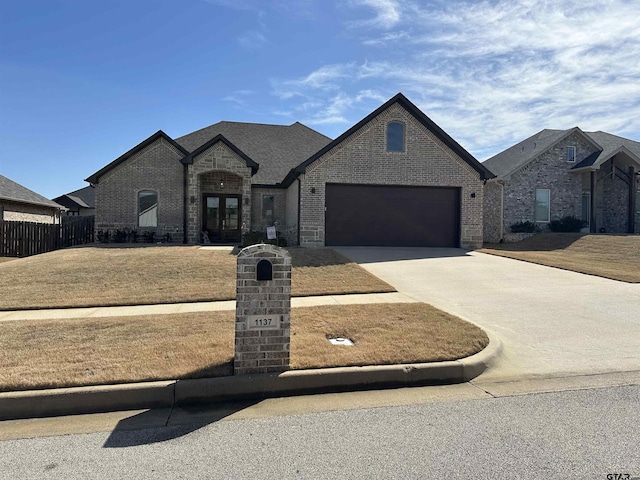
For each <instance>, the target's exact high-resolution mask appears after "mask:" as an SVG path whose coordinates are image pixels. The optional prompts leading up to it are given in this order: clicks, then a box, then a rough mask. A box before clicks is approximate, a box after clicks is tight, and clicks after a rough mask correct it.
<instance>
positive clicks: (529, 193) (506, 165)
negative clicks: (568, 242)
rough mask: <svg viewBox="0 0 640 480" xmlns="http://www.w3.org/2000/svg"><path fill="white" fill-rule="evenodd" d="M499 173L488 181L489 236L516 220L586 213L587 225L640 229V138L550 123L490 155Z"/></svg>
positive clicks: (545, 221) (496, 237) (544, 220)
mask: <svg viewBox="0 0 640 480" xmlns="http://www.w3.org/2000/svg"><path fill="white" fill-rule="evenodd" d="M483 165H484V166H486V167H487V168H489V169H490V170H491V171H492V172H493V173H495V174H496V175H497V178H495V179H492V180H491V181H489V182H488V183H487V184H486V186H485V205H484V240H485V241H486V242H497V241H500V240H501V239H503V238H504V236H505V233H508V232H510V227H511V225H513V224H514V223H518V222H522V221H531V222H535V223H536V224H537V225H538V226H539V227H541V228H542V229H543V230H546V229H547V227H548V225H549V222H550V221H551V220H555V219H560V218H562V217H565V216H573V217H577V218H579V219H582V220H583V221H584V222H585V224H586V227H585V229H584V231H587V232H592V233H596V232H607V233H637V232H640V226H639V225H640V204H639V203H640V201H638V190H639V189H640V180H639V177H638V171H639V170H640V142H636V141H633V140H629V139H626V138H622V137H618V136H616V135H611V134H609V133H605V132H583V131H582V130H580V128H578V127H575V128H572V129H569V130H542V131H541V132H539V133H536V134H535V135H533V136H532V137H529V138H527V139H526V140H524V141H522V142H520V143H518V144H517V145H514V146H513V147H511V148H508V149H507V150H505V151H503V152H501V153H499V154H497V155H495V156H494V157H492V158H490V159H488V160H487V161H486V162H484V163H483Z"/></svg>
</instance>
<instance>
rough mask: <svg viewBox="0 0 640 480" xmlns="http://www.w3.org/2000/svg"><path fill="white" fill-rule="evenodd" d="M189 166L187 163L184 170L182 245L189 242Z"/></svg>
mask: <svg viewBox="0 0 640 480" xmlns="http://www.w3.org/2000/svg"><path fill="white" fill-rule="evenodd" d="M188 169H189V166H188V165H187V164H186V163H185V164H184V165H183V169H182V172H183V174H182V243H184V244H186V243H187V242H188V237H187V223H188V222H187V215H188V206H187V205H188V204H187V202H188V201H189V199H188V198H187V190H188V189H187V187H188V185H187V170H188Z"/></svg>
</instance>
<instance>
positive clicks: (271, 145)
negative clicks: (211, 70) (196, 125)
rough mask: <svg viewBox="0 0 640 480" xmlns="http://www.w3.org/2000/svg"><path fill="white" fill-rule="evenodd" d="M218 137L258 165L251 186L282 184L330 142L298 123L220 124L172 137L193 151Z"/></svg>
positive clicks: (327, 138) (224, 122) (186, 148)
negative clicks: (221, 137)
mask: <svg viewBox="0 0 640 480" xmlns="http://www.w3.org/2000/svg"><path fill="white" fill-rule="evenodd" d="M219 134H221V135H223V136H224V137H225V138H226V139H227V140H229V141H230V142H231V143H233V144H234V145H235V146H236V147H238V148H239V149H240V150H241V151H242V152H244V153H245V154H246V155H247V156H248V157H250V158H251V159H252V160H253V161H255V162H257V163H258V164H259V165H260V168H259V169H258V172H257V173H256V174H255V175H254V176H253V178H252V183H257V184H268V185H275V184H277V183H280V182H282V180H283V179H284V178H285V176H286V175H287V173H288V172H289V170H291V169H292V168H294V167H296V166H298V165H299V164H300V162H302V161H304V160H306V159H307V158H309V157H310V156H311V155H313V154H314V153H315V152H317V151H318V150H320V149H321V148H322V147H324V146H325V145H327V144H328V143H329V142H330V141H331V139H330V138H329V137H325V136H324V135H322V134H321V133H319V132H316V131H315V130H312V129H310V128H309V127H306V126H304V125H302V124H301V123H299V122H296V123H294V124H292V125H266V124H261V123H242V122H226V121H223V122H218V123H216V124H213V125H210V126H208V127H206V128H203V129H201V130H197V131H195V132H193V133H190V134H188V135H185V136H183V137H180V138H176V142H177V143H178V144H179V145H180V146H182V147H183V148H184V149H185V150H188V151H189V152H193V151H194V150H196V149H197V148H198V147H200V146H202V145H204V144H205V143H207V142H208V141H209V140H211V139H212V138H214V137H215V136H216V135H219Z"/></svg>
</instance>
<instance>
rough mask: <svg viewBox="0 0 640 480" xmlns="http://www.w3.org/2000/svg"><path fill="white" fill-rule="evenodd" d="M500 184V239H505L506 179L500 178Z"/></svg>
mask: <svg viewBox="0 0 640 480" xmlns="http://www.w3.org/2000/svg"><path fill="white" fill-rule="evenodd" d="M498 185H500V241H503V240H504V181H502V180H498Z"/></svg>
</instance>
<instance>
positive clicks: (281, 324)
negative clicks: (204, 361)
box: [233, 244, 291, 375]
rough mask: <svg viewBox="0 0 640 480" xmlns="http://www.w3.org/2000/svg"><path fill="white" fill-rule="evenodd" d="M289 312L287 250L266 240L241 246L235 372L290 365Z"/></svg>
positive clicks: (282, 367)
mask: <svg viewBox="0 0 640 480" xmlns="http://www.w3.org/2000/svg"><path fill="white" fill-rule="evenodd" d="M259 263H260V266H258V264H259ZM290 312H291V256H290V255H289V253H288V252H287V251H286V250H284V249H282V248H280V247H276V246H274V245H265V244H260V245H252V246H250V247H247V248H245V249H243V250H242V251H241V252H240V254H239V255H238V262H237V282H236V336H235V357H234V364H233V373H234V375H240V374H245V373H269V372H283V371H285V370H288V369H289V351H290Z"/></svg>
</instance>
